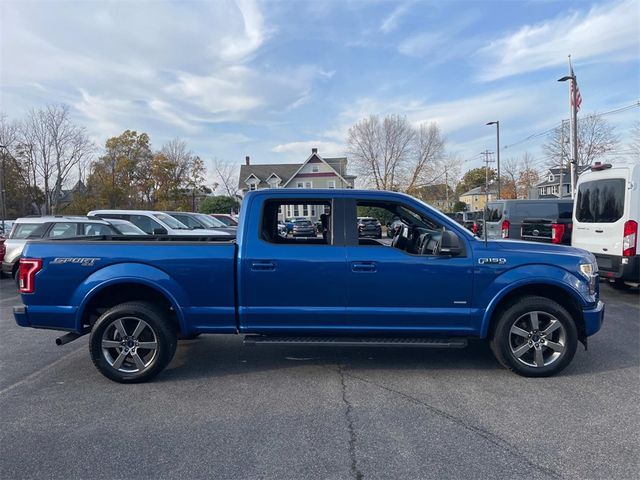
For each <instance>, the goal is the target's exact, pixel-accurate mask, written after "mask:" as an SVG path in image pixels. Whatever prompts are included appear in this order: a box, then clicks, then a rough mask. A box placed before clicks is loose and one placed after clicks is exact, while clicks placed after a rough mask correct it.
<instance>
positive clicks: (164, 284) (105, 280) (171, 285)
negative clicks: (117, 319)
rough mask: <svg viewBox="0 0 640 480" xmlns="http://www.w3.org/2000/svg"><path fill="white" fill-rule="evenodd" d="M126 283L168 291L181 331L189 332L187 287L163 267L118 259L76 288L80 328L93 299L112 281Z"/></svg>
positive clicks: (72, 299) (77, 316)
mask: <svg viewBox="0 0 640 480" xmlns="http://www.w3.org/2000/svg"><path fill="white" fill-rule="evenodd" d="M119 283H120V284H123V283H138V284H140V285H144V286H147V287H150V288H153V289H154V290H156V291H158V292H159V293H161V294H162V295H164V296H165V297H166V298H167V300H169V303H170V304H171V306H172V307H173V309H174V311H175V312H176V316H177V318H178V323H179V327H180V331H181V332H186V331H188V330H187V328H186V327H187V325H186V322H185V319H184V314H183V312H182V308H181V306H184V305H187V298H188V297H187V295H186V293H185V291H184V289H183V288H182V287H181V286H180V285H179V284H178V283H177V282H176V281H175V280H174V279H173V278H172V277H171V276H169V275H168V274H167V273H166V272H164V271H163V270H160V269H159V268H156V267H152V266H150V265H146V264H143V263H132V262H127V263H118V264H115V265H109V266H107V267H104V268H101V269H100V270H96V271H95V272H93V273H92V274H91V275H89V276H88V277H87V278H86V279H85V280H84V281H83V282H82V283H81V284H80V285H78V288H76V290H75V291H74V293H73V295H72V297H71V304H72V305H78V310H77V312H76V329H77V331H80V330H81V329H82V317H83V316H84V311H85V308H86V306H87V304H88V303H89V302H90V301H91V299H92V298H93V297H94V296H95V295H96V294H98V293H99V292H100V291H102V290H103V289H104V288H107V287H109V286H112V285H116V284H119Z"/></svg>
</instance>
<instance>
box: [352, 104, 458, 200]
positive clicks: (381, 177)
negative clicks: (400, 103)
mask: <svg viewBox="0 0 640 480" xmlns="http://www.w3.org/2000/svg"><path fill="white" fill-rule="evenodd" d="M444 145H445V141H444V139H443V138H442V135H441V133H440V128H439V127H438V125H437V124H435V123H425V124H422V125H420V126H419V127H417V128H414V127H413V126H412V125H411V124H409V122H408V121H407V119H406V118H405V117H402V116H399V115H391V116H387V117H384V118H383V119H382V120H380V118H379V117H378V116H375V115H372V116H370V117H368V118H365V119H363V120H361V121H360V122H358V123H356V124H355V125H353V126H352V127H351V128H350V129H349V134H348V136H347V152H348V153H349V155H350V156H351V162H352V164H353V165H354V168H355V170H356V172H357V173H358V174H359V175H360V179H362V180H363V181H364V182H365V184H366V185H367V186H369V187H373V188H375V189H377V190H399V191H405V192H410V193H414V194H415V193H416V192H417V191H418V190H419V189H420V188H422V187H425V186H428V185H431V184H432V183H433V182H434V180H435V179H436V178H439V177H440V176H442V173H443V167H444V166H445V165H448V164H449V163H451V162H450V161H449V160H451V159H446V158H444ZM442 180H444V178H442V179H441V180H440V181H442Z"/></svg>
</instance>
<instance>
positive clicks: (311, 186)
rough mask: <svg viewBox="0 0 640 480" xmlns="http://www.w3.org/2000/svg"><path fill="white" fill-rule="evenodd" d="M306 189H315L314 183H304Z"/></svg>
mask: <svg viewBox="0 0 640 480" xmlns="http://www.w3.org/2000/svg"><path fill="white" fill-rule="evenodd" d="M304 188H313V183H312V182H304Z"/></svg>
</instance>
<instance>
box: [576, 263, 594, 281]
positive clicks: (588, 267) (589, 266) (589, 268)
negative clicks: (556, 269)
mask: <svg viewBox="0 0 640 480" xmlns="http://www.w3.org/2000/svg"><path fill="white" fill-rule="evenodd" d="M580 271H581V272H582V274H583V275H584V276H585V277H587V278H591V275H593V274H594V272H595V268H593V263H581V264H580Z"/></svg>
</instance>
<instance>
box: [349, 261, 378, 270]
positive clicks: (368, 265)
mask: <svg viewBox="0 0 640 480" xmlns="http://www.w3.org/2000/svg"><path fill="white" fill-rule="evenodd" d="M376 270H377V266H376V262H351V271H352V272H375V271H376Z"/></svg>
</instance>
